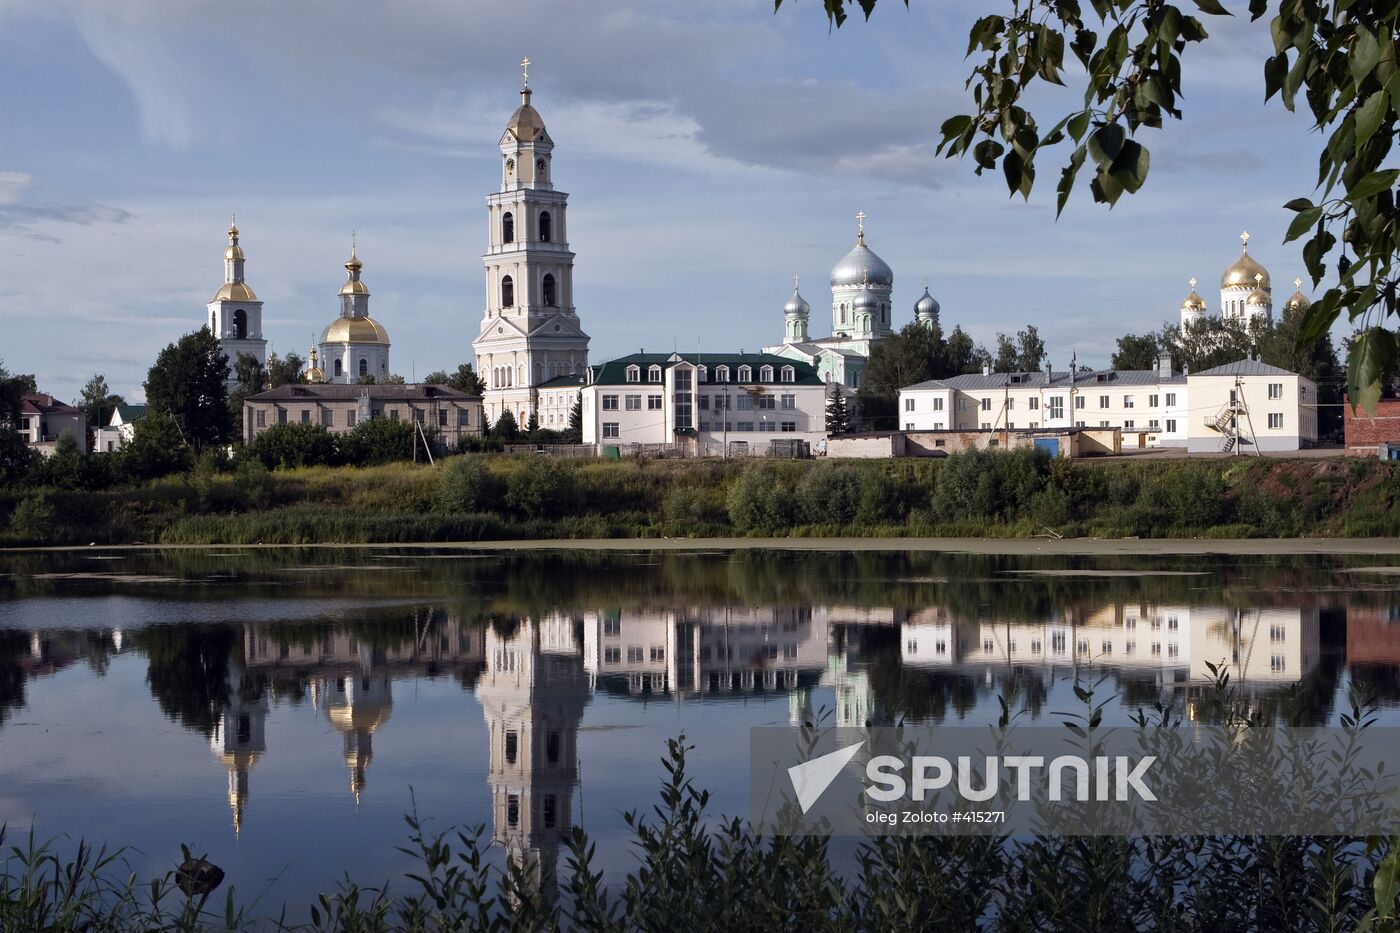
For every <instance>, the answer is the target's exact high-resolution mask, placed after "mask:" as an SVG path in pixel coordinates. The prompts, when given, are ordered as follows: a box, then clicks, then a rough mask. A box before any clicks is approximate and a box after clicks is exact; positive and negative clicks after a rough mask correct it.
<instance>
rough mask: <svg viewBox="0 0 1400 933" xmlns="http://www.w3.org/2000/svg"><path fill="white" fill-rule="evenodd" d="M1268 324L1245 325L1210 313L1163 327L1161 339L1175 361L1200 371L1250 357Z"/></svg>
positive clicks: (1183, 366)
mask: <svg viewBox="0 0 1400 933" xmlns="http://www.w3.org/2000/svg"><path fill="white" fill-rule="evenodd" d="M1264 326H1265V325H1262V324H1259V323H1256V324H1254V325H1252V326H1251V327H1245V326H1243V325H1241V324H1239V323H1237V322H1236V321H1233V320H1226V319H1224V318H1218V317H1207V318H1202V319H1201V320H1199V321H1196V322H1195V323H1193V324H1188V325H1187V326H1186V327H1181V326H1180V325H1177V324H1169V325H1167V326H1166V327H1164V328H1162V333H1161V335H1160V336H1159V337H1158V342H1159V343H1160V344H1161V346H1162V347H1164V348H1165V349H1166V350H1167V351H1168V352H1170V353H1171V355H1172V365H1173V366H1175V367H1177V368H1178V369H1181V370H1183V371H1186V372H1193V373H1198V372H1201V371H1202V370H1205V369H1213V368H1214V367H1216V366H1223V365H1225V364H1226V363H1233V362H1235V361H1236V360H1242V359H1248V358H1250V356H1252V355H1253V354H1254V352H1255V338H1256V337H1257V336H1258V334H1259V333H1260V331H1261V330H1262V328H1263V327H1264Z"/></svg>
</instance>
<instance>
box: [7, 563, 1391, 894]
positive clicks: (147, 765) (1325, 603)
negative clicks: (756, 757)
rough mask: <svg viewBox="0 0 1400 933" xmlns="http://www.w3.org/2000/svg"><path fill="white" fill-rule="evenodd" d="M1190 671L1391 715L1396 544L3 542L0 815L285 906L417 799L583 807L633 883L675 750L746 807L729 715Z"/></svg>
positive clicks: (557, 814) (1204, 686) (1136, 693)
mask: <svg viewBox="0 0 1400 933" xmlns="http://www.w3.org/2000/svg"><path fill="white" fill-rule="evenodd" d="M1208 665H1215V666H1217V668H1218V669H1219V670H1220V671H1222V672H1224V673H1228V674H1229V676H1230V682H1231V685H1232V687H1233V688H1234V689H1235V690H1236V691H1238V693H1239V695H1240V696H1241V697H1242V698H1243V699H1244V700H1245V701H1246V702H1247V703H1248V704H1249V705H1250V707H1251V708H1252V709H1254V710H1255V711H1256V712H1257V713H1258V715H1260V716H1263V717H1265V718H1273V719H1277V720H1280V721H1283V720H1287V721H1295V722H1299V723H1303V724H1313V725H1316V724H1326V723H1335V722H1336V721H1337V720H1338V718H1339V717H1340V716H1341V715H1344V714H1346V713H1347V712H1348V711H1349V709H1350V704H1351V702H1352V697H1353V696H1364V697H1365V698H1366V702H1367V703H1368V704H1371V705H1372V706H1374V707H1375V708H1377V709H1379V710H1380V717H1381V719H1382V720H1383V721H1387V722H1391V723H1392V724H1395V723H1396V722H1400V713H1397V712H1396V707H1397V706H1398V705H1400V558H1396V557H1393V556H1385V557H1374V556H1372V557H1366V556H1337V555H1293V556H1257V557H1228V556H1201V555H1192V556H1155V557H1143V556H1139V557H1130V556H1106V557H1088V556H1010V555H972V554H942V553H936V552H901V551H897V550H892V551H889V552H875V551H861V552H858V553H848V552H846V553H843V552H836V551H790V550H781V549H777V550H749V551H722V550H721V551H695V552H685V551H665V552H649V551H646V550H636V551H612V552H576V551H568V550H546V551H530V552H491V551H474V552H464V551H456V550H441V551H435V550H431V549H429V550H424V549H412V550H395V549H392V548H377V549H354V550H343V551H342V550H325V549H305V550H299V549H280V550H237V551H220V550H217V549H214V550H208V551H200V550H180V551H149V552H147V551H110V552H106V551H91V552H76V553H11V554H7V555H0V824H7V825H8V827H9V831H10V833H11V834H12V836H11V841H13V834H15V833H23V832H27V831H28V829H29V828H30V826H31V825H32V826H33V827H34V828H35V830H36V834H37V835H38V836H39V837H40V838H48V837H67V838H68V839H70V840H76V839H78V838H80V837H82V838H87V839H89V840H97V841H103V842H107V843H109V844H112V845H123V846H129V847H130V849H129V850H128V853H127V858H128V860H129V861H130V863H131V866H132V868H133V869H134V870H135V871H137V872H138V874H143V875H144V874H151V873H158V872H163V871H165V870H167V869H169V868H170V867H172V866H173V865H174V864H175V863H177V862H178V861H179V859H180V855H179V852H180V848H179V847H180V844H181V843H186V844H188V845H190V846H191V848H192V849H194V850H195V851H196V852H198V853H205V854H207V856H208V858H209V859H210V860H211V861H213V862H214V863H216V864H218V865H219V866H221V867H222V868H224V869H225V871H227V872H228V876H229V879H230V883H232V884H233V885H235V886H236V888H237V890H238V892H239V894H240V897H241V898H243V899H245V900H254V899H256V900H257V903H258V906H259V912H261V913H263V914H275V913H276V912H277V910H278V909H280V906H281V905H282V904H284V903H286V904H289V905H291V906H292V908H293V915H294V916H297V915H299V908H300V907H301V906H302V905H305V904H306V903H309V902H310V901H311V899H312V898H313V897H314V894H315V893H316V892H317V891H321V890H327V889H329V888H331V887H333V886H334V885H335V884H336V883H337V882H338V881H339V880H340V879H342V878H344V877H345V876H346V875H347V874H348V875H349V876H351V877H353V878H354V879H355V880H356V881H359V882H361V883H369V884H375V883H382V882H384V881H388V880H390V879H393V878H396V877H397V876H399V875H400V874H401V873H402V872H403V871H404V870H405V869H406V868H408V867H409V862H408V859H407V858H406V857H405V856H403V855H402V854H400V853H398V852H397V851H396V850H395V846H396V845H400V844H404V843H405V841H406V838H407V831H406V827H405V825H404V822H403V815H404V814H405V813H406V812H408V811H409V810H410V809H411V808H412V807H414V806H415V805H416V807H417V810H418V812H419V814H420V815H421V816H423V817H425V818H426V819H427V820H428V821H429V824H430V826H433V827H436V828H439V829H446V828H448V827H449V826H452V825H462V826H468V827H473V826H479V827H481V828H482V833H483V840H484V841H486V840H489V841H490V842H491V843H492V846H491V857H492V858H493V859H497V860H500V859H504V858H507V857H513V858H516V859H522V860H531V861H532V863H533V864H536V865H539V864H544V865H550V864H552V863H553V862H554V860H555V859H556V858H557V857H558V854H559V850H560V840H561V836H562V834H564V833H565V832H567V831H568V830H569V828H570V827H572V826H575V825H580V826H583V827H585V828H586V829H587V830H588V831H589V833H590V834H591V835H592V836H593V837H594V838H595V839H596V840H597V842H598V854H599V863H598V864H599V865H600V866H601V867H603V868H604V869H605V870H608V871H609V872H622V871H626V870H628V869H630V868H632V867H633V865H634V864H635V857H634V855H633V852H632V849H631V848H630V846H629V845H628V844H627V840H628V834H627V831H626V826H625V824H624V822H623V818H622V814H623V813H624V812H626V811H628V810H635V809H639V808H648V807H650V805H651V804H652V803H653V802H655V800H656V788H657V786H658V784H659V782H660V779H661V777H662V769H661V767H660V759H661V757H662V755H663V754H664V752H665V744H666V740H667V739H668V738H674V737H676V736H678V735H681V734H684V735H685V737H686V739H687V741H688V742H689V743H690V744H692V745H694V746H695V750H694V752H693V753H692V755H691V764H692V768H693V772H694V775H695V777H696V779H697V782H698V783H700V784H701V785H703V786H705V787H707V788H708V789H710V790H711V791H712V793H713V804H712V806H713V810H714V813H715V814H716V815H720V814H725V813H729V814H741V813H744V812H746V811H747V796H746V795H747V788H748V783H747V782H748V774H747V766H748V762H747V757H748V735H747V728H748V727H750V726H756V725H774V724H783V723H789V722H798V721H801V720H803V719H804V718H808V719H817V720H820V721H824V722H828V723H836V724H865V723H869V724H881V723H893V722H897V721H900V720H905V721H910V722H945V723H960V724H975V723H983V722H989V721H993V720H995V719H996V717H997V716H998V715H999V712H1000V709H1001V700H1002V699H1005V700H1006V701H1007V702H1008V704H1009V706H1010V709H1012V710H1013V711H1016V712H1017V713H1018V714H1019V715H1020V716H1021V717H1022V718H1023V720H1024V721H1041V722H1044V721H1053V720H1054V719H1055V718H1056V717H1058V716H1060V715H1069V714H1074V713H1078V712H1082V711H1083V703H1082V702H1081V701H1080V700H1078V699H1076V697H1075V693H1074V687H1075V686H1076V684H1077V685H1080V686H1083V687H1088V688H1092V689H1093V690H1094V695H1095V700H1096V701H1097V700H1102V699H1103V698H1105V697H1112V698H1113V699H1112V702H1111V703H1110V705H1109V708H1108V710H1107V711H1106V716H1107V717H1108V719H1109V720H1110V721H1126V720H1127V719H1128V718H1129V717H1130V716H1131V715H1133V713H1134V712H1135V711H1136V710H1139V709H1150V708H1153V707H1154V706H1157V705H1161V706H1166V707H1170V708H1171V709H1172V710H1174V711H1175V712H1176V713H1177V714H1179V715H1181V716H1183V717H1190V716H1192V715H1195V714H1196V713H1197V712H1198V711H1199V710H1200V709H1201V707H1202V704H1204V703H1207V702H1209V699H1210V697H1211V696H1212V691H1213V690H1214V688H1213V687H1212V686H1211V685H1210V680H1211V677H1212V673H1211V669H1210V667H1208ZM548 875H549V872H548V871H547V870H546V871H545V872H542V873H541V876H542V877H543V878H544V879H546V880H545V881H544V882H543V883H546V884H547V883H548V880H547V879H548ZM396 884H401V882H396ZM400 889H401V890H407V889H406V887H402V888H400Z"/></svg>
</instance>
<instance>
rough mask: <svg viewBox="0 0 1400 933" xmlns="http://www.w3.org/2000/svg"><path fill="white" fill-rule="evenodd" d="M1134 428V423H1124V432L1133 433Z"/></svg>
mask: <svg viewBox="0 0 1400 933" xmlns="http://www.w3.org/2000/svg"><path fill="white" fill-rule="evenodd" d="M1133 427H1134V423H1133V422H1132V421H1131V420H1129V421H1124V422H1123V430H1124V431H1131V430H1132V429H1133Z"/></svg>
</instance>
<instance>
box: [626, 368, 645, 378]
mask: <svg viewBox="0 0 1400 933" xmlns="http://www.w3.org/2000/svg"><path fill="white" fill-rule="evenodd" d="M627 381H628V382H641V381H642V368H641V367H640V366H628V367H627Z"/></svg>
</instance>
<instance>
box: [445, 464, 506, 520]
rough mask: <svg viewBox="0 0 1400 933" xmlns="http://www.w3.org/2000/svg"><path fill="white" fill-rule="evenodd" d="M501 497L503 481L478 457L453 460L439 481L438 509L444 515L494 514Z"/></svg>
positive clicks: (446, 465)
mask: <svg viewBox="0 0 1400 933" xmlns="http://www.w3.org/2000/svg"><path fill="white" fill-rule="evenodd" d="M500 496H501V481H500V480H499V479H497V478H496V476H495V474H493V473H492V472H491V470H490V469H489V468H488V467H487V466H486V464H485V463H483V462H482V461H481V460H480V459H478V458H476V457H472V456H461V457H453V458H452V459H451V460H449V461H447V463H446V464H445V465H444V466H443V468H442V475H441V476H440V477H439V478H438V492H437V507H438V508H439V509H440V510H441V511H443V512H488V511H493V510H495V508H496V507H497V506H498V505H499V500H500Z"/></svg>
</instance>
